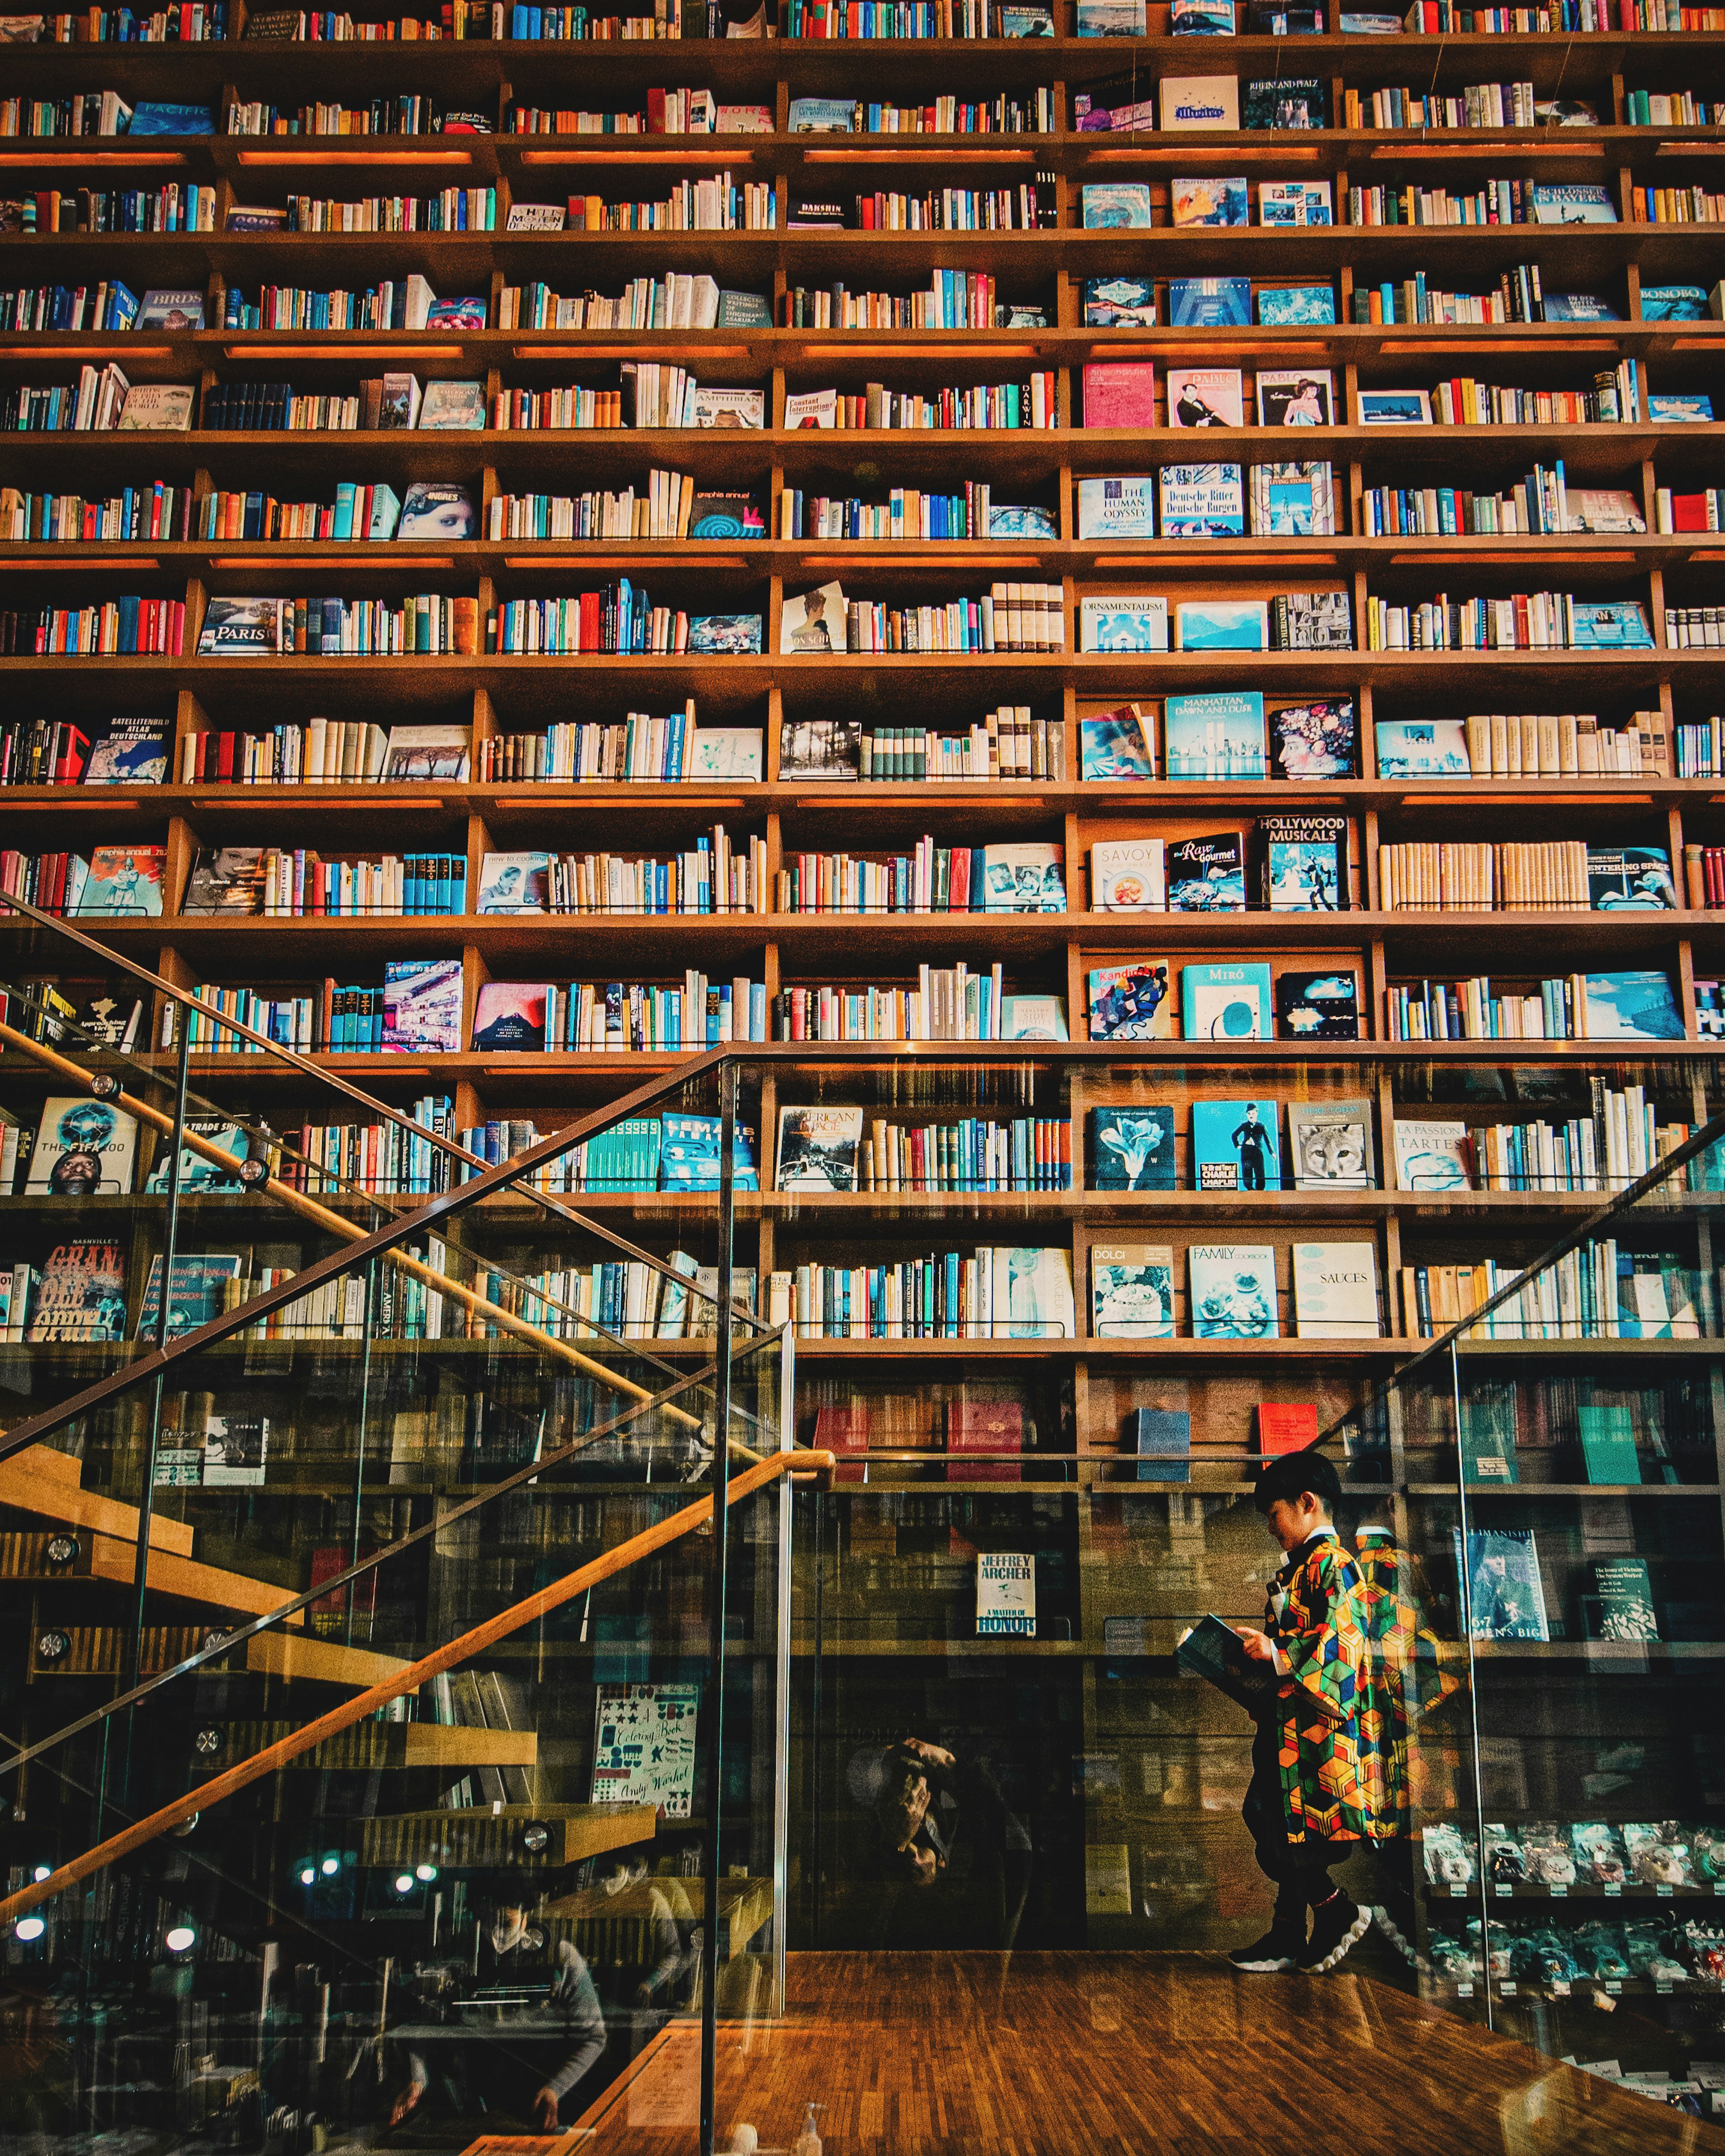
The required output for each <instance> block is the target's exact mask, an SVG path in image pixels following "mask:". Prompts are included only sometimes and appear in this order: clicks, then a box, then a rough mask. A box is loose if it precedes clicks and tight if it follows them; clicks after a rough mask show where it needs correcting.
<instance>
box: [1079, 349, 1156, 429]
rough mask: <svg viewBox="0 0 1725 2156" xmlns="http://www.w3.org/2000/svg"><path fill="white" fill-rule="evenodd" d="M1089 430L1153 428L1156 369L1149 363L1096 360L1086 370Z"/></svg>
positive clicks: (1154, 420)
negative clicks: (1095, 428) (1098, 428)
mask: <svg viewBox="0 0 1725 2156" xmlns="http://www.w3.org/2000/svg"><path fill="white" fill-rule="evenodd" d="M1084 423H1085V425H1086V427H1153V426H1154V425H1155V424H1156V369H1155V367H1153V365H1152V364H1151V362H1149V361H1148V360H1131V359H1111V360H1092V361H1091V362H1090V364H1089V365H1088V366H1087V367H1086V368H1085V370H1084Z"/></svg>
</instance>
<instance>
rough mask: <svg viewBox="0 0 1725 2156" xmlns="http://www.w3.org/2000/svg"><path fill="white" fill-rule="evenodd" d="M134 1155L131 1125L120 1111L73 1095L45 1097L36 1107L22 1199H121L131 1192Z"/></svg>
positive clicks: (135, 1147) (135, 1143)
mask: <svg viewBox="0 0 1725 2156" xmlns="http://www.w3.org/2000/svg"><path fill="white" fill-rule="evenodd" d="M137 1150H138V1127H137V1124H136V1122H135V1121H134V1119H133V1118H132V1117H131V1116H129V1115H127V1114H126V1111H125V1110H124V1109H123V1108H116V1107H115V1106H112V1105H111V1104H110V1102H108V1101H95V1100H91V1099H90V1098H89V1097H88V1096H83V1097H80V1096H78V1095H76V1094H64V1093H55V1094H51V1095H50V1096H49V1098H48V1099H47V1100H45V1101H44V1102H43V1104H42V1115H41V1119H40V1121H39V1122H38V1124H37V1126H36V1146H35V1150H34V1151H33V1152H32V1153H31V1155H30V1166H29V1174H28V1179H27V1181H26V1182H25V1184H24V1193H23V1194H24V1195H25V1196H27V1197H31V1198H38V1197H49V1198H96V1197H103V1198H124V1197H126V1195H128V1193H130V1192H131V1178H132V1167H133V1163H135V1162H136V1158H137Z"/></svg>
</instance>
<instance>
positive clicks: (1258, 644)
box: [1168, 466, 1270, 778]
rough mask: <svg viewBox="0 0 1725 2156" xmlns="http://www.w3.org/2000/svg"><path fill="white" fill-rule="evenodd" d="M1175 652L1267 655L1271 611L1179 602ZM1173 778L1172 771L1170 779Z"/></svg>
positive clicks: (1231, 602) (1236, 603)
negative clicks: (1259, 653)
mask: <svg viewBox="0 0 1725 2156" xmlns="http://www.w3.org/2000/svg"><path fill="white" fill-rule="evenodd" d="M1235 469H1236V470H1237V469H1238V467H1237V466H1236V467H1235ZM1235 528H1236V529H1237V528H1238V527H1237V526H1236V527H1235ZM1174 648H1175V649H1176V650H1178V651H1267V650H1268V649H1270V609H1269V607H1268V605H1267V604H1266V602H1265V601H1264V600H1262V599H1178V600H1176V602H1175V603H1174ZM1169 701H1170V702H1172V701H1173V699H1172V698H1170V699H1169ZM1261 701H1262V700H1261V699H1260V702H1261ZM1173 775H1174V774H1173V769H1172V767H1170V770H1169V773H1168V776H1169V777H1170V778H1173Z"/></svg>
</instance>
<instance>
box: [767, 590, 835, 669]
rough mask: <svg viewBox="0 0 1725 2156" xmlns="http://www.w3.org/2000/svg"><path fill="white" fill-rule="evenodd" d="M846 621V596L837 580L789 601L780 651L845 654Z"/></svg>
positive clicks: (783, 621) (785, 611)
mask: <svg viewBox="0 0 1725 2156" xmlns="http://www.w3.org/2000/svg"><path fill="white" fill-rule="evenodd" d="M778 648H779V649H780V650H781V651H783V652H788V653H803V654H814V653H819V652H825V651H842V650H843V649H845V593H844V589H843V587H842V586H841V585H840V584H839V582H838V580H837V578H836V577H835V578H834V580H833V582H832V583H829V584H822V585H820V586H819V588H817V589H816V590H814V591H812V592H804V593H802V594H801V595H800V596H799V597H798V598H788V599H787V600H786V601H785V603H784V613H783V619H782V622H781V625H780V632H779V643H778Z"/></svg>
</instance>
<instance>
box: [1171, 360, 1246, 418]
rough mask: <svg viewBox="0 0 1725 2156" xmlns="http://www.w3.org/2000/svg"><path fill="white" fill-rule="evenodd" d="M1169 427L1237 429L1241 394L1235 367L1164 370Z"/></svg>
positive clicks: (1241, 384)
mask: <svg viewBox="0 0 1725 2156" xmlns="http://www.w3.org/2000/svg"><path fill="white" fill-rule="evenodd" d="M1168 424H1169V426H1171V427H1240V426H1244V425H1245V387H1244V380H1243V377H1242V376H1241V374H1240V369H1239V368H1238V367H1169V369H1168Z"/></svg>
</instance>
